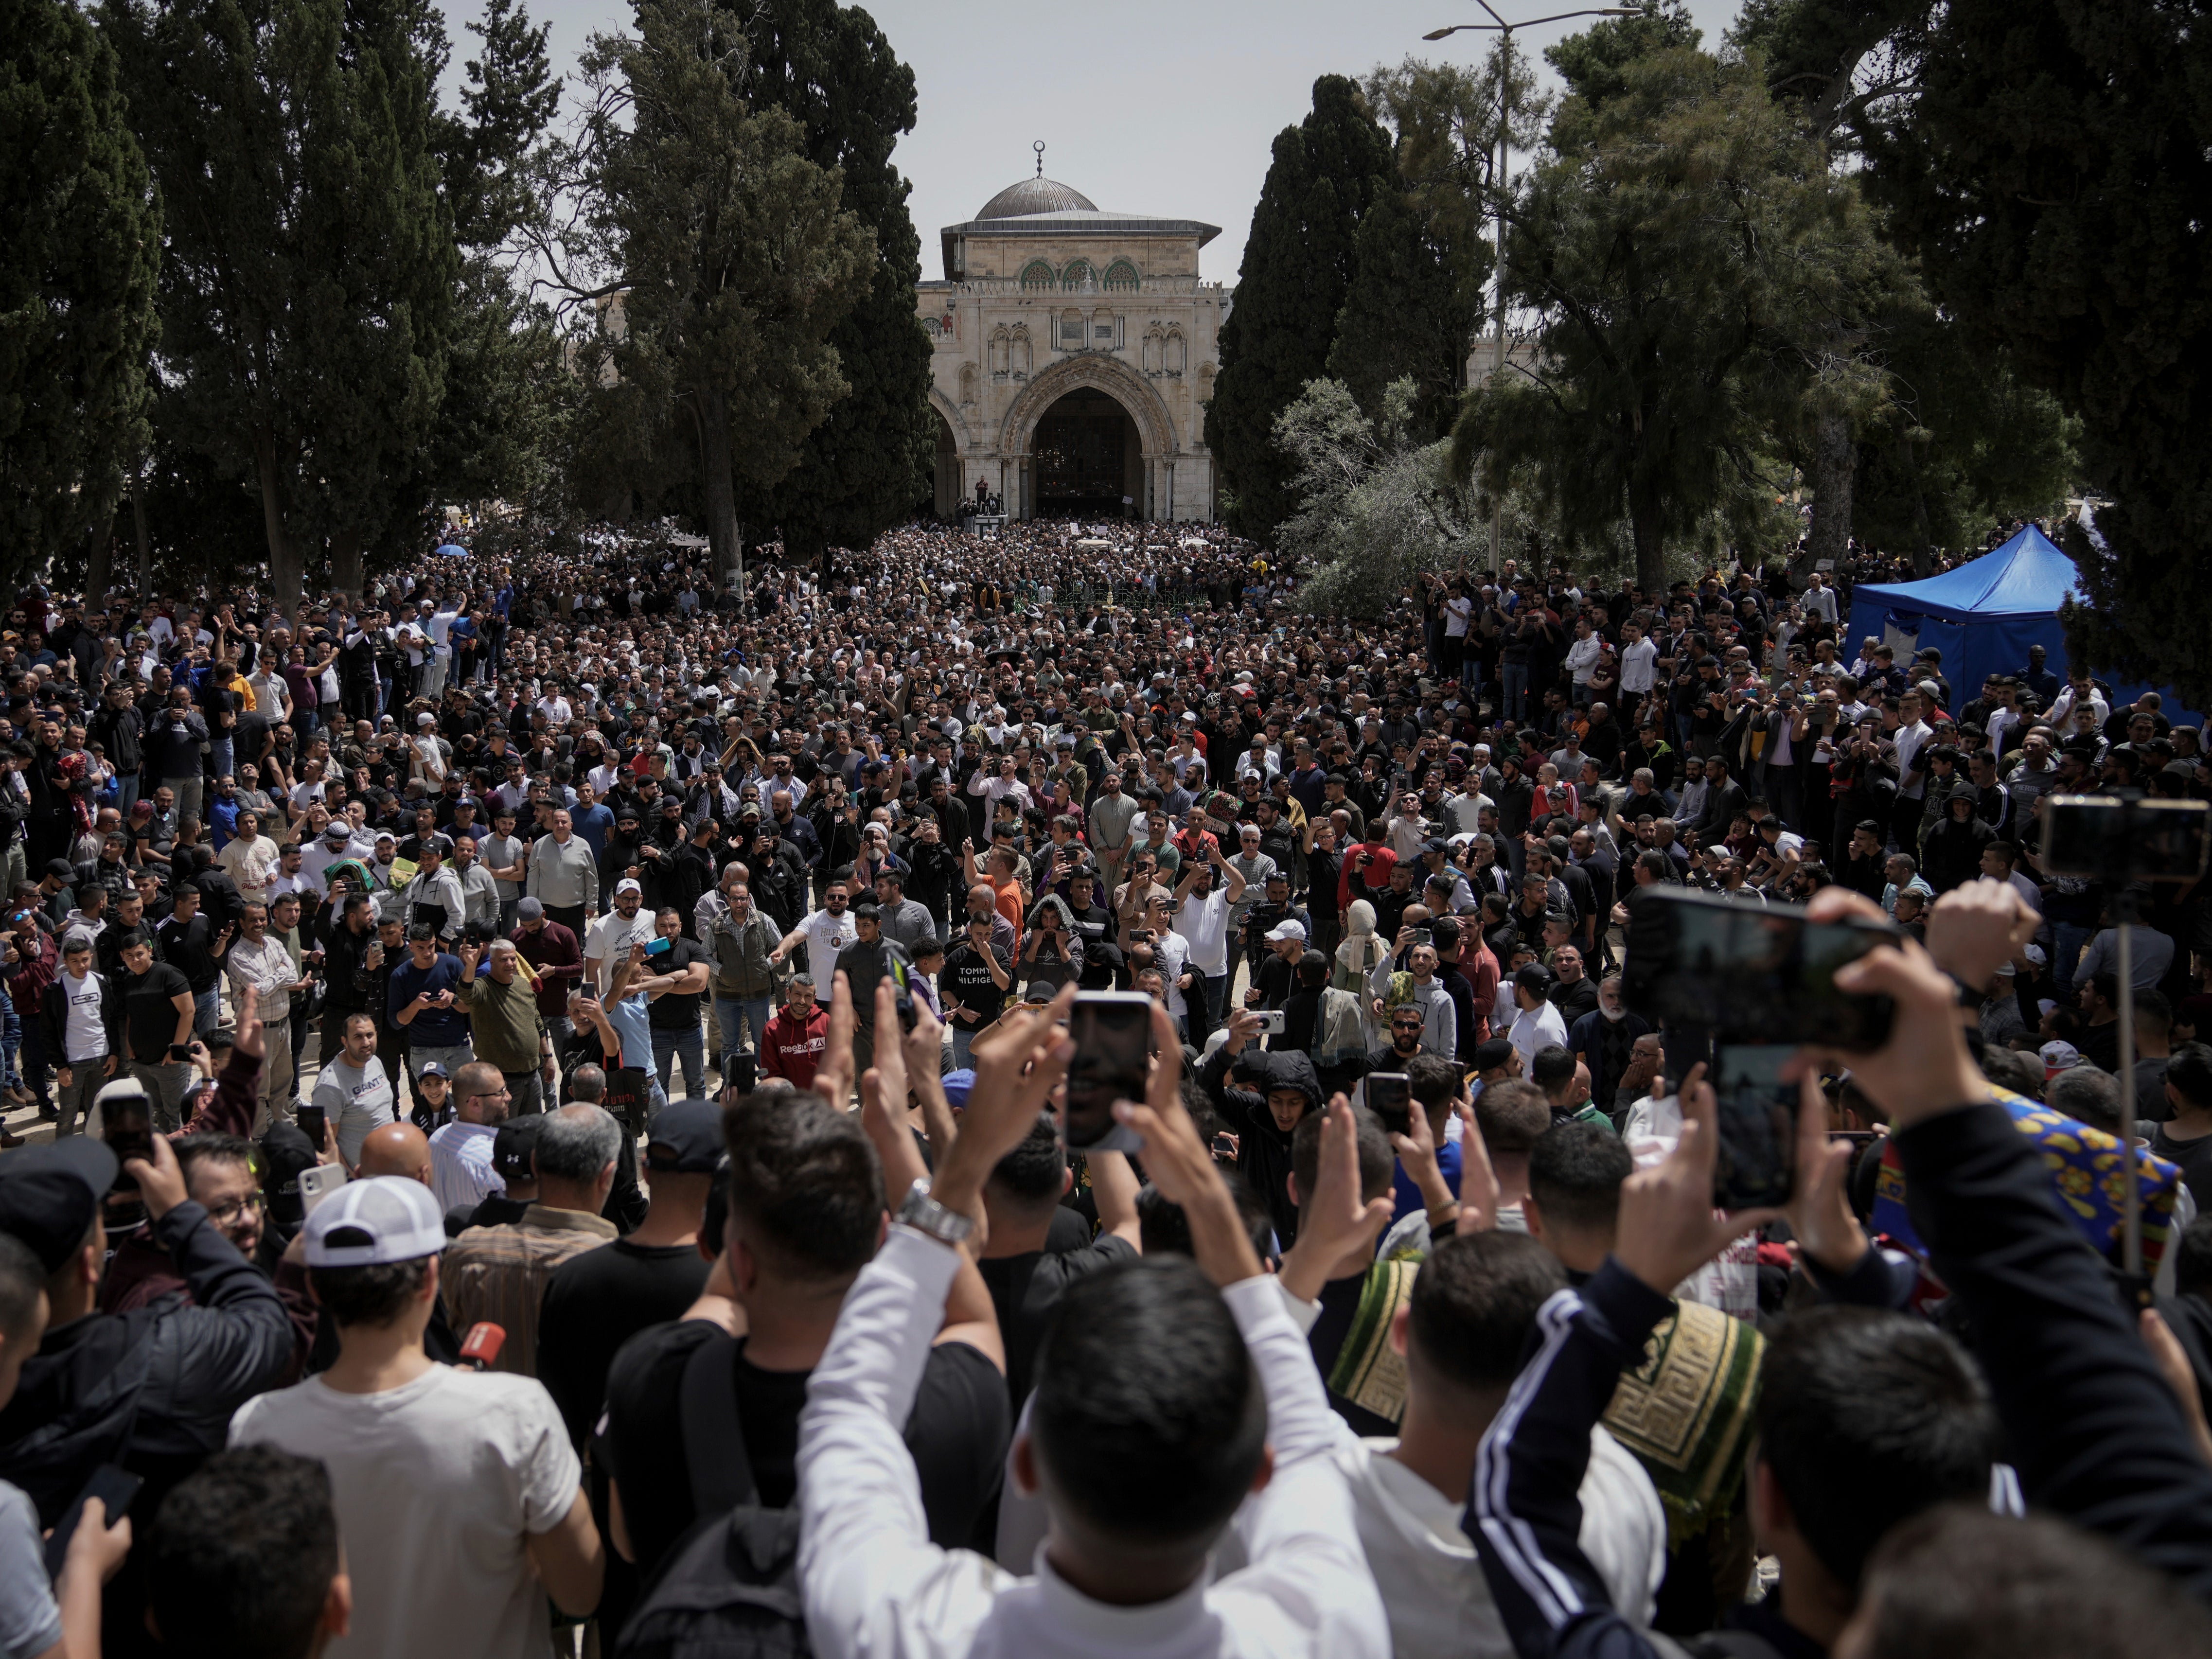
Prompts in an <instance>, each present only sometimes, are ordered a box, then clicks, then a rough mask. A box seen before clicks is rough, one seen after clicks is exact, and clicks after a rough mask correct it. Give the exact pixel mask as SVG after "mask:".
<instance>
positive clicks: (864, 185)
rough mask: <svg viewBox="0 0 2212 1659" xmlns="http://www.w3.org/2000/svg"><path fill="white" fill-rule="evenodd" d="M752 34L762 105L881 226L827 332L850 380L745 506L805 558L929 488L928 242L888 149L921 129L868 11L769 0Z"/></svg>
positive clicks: (755, 87) (750, 516) (855, 541)
mask: <svg viewBox="0 0 2212 1659" xmlns="http://www.w3.org/2000/svg"><path fill="white" fill-rule="evenodd" d="M746 34H747V37H748V39H749V40H750V43H751V49H752V60H753V75H752V95H753V97H754V100H755V101H756V103H757V105H760V106H767V105H770V104H774V105H778V106H781V107H782V108H783V109H784V110H785V111H787V112H788V113H789V114H790V115H791V116H792V117H793V118H795V119H796V120H797V121H798V122H799V128H800V131H801V135H802V137H801V139H800V145H799V149H800V153H801V154H802V155H805V157H806V159H807V160H808V161H811V162H813V163H814V164H815V165H816V166H817V167H836V168H839V169H841V170H842V174H843V179H844V191H843V194H842V197H840V199H839V205H840V206H841V207H842V209H843V210H846V211H847V212H849V213H851V214H852V215H853V216H854V217H855V218H857V219H858V220H859V221H860V223H861V225H863V226H864V227H866V228H868V229H870V230H872V231H873V232H874V233H875V237H876V257H875V262H874V264H873V266H872V270H871V271H870V273H869V279H868V286H867V288H866V290H865V292H863V293H862V295H860V300H859V302H858V303H857V304H855V305H854V307H853V308H852V310H851V311H850V312H849V313H847V314H846V316H845V317H844V319H842V321H841V322H839V323H838V325H836V327H835V328H834V329H832V330H831V331H829V345H830V346H831V347H832V348H833V349H835V350H836V354H837V363H838V367H839V368H840V370H841V371H842V374H843V375H844V378H845V380H846V383H847V385H848V386H849V388H850V390H848V392H846V394H845V396H844V397H843V398H841V399H839V401H838V402H837V403H836V404H834V405H832V406H831V408H830V410H829V415H828V416H827V417H826V418H825V419H824V420H823V422H822V423H821V424H820V425H819V426H817V427H816V428H814V430H813V431H812V432H811V433H809V434H808V435H807V436H806V439H805V441H804V442H803V443H802V444H801V445H800V446H799V464H798V465H796V466H794V467H793V469H792V470H791V471H790V473H789V474H788V475H787V476H786V477H784V478H783V479H782V480H781V482H779V483H776V484H775V485H774V486H773V487H771V488H769V489H756V490H750V491H748V492H746V495H745V499H744V501H743V502H742V503H741V506H740V515H741V516H742V517H743V518H744V519H745V520H746V521H747V522H748V523H749V524H750V525H752V526H755V527H756V528H757V530H759V531H761V532H767V531H768V530H769V527H770V526H781V530H782V535H783V544H784V547H785V550H787V552H790V553H793V554H798V555H802V556H812V555H814V554H816V553H817V552H819V551H820V550H822V549H823V547H825V546H828V545H831V544H836V545H839V546H844V547H863V546H866V544H868V542H869V541H871V540H872V538H874V537H875V536H877V535H878V533H880V532H883V531H884V530H887V529H889V528H890V527H891V526H893V525H896V524H899V523H902V522H903V521H904V520H906V519H907V518H908V516H910V515H911V513H913V511H914V507H915V503H916V502H917V501H919V500H921V498H922V497H923V496H924V495H927V493H928V489H929V481H930V471H929V468H930V459H931V456H932V454H933V452H934V449H935V443H936V425H935V422H936V416H934V415H933V413H932V412H931V410H930V407H929V351H930V348H929V337H928V336H927V334H925V333H924V332H923V331H922V327H921V321H920V319H918V318H917V317H916V316H915V304H914V289H915V283H917V282H919V281H920V280H921V238H920V236H919V235H918V234H917V233H916V232H915V227H914V220H913V217H912V216H910V215H909V214H908V211H907V196H908V192H909V191H910V190H911V188H912V186H911V185H908V182H907V180H906V179H904V178H903V177H902V176H901V175H900V173H899V170H898V169H897V168H896V167H894V166H892V165H891V149H892V147H893V146H894V145H895V144H896V143H898V140H899V137H900V135H901V134H902V133H906V132H910V131H913V130H914V123H915V91H914V71H913V70H911V69H909V68H908V67H907V65H906V64H902V63H901V62H900V61H899V58H898V55H897V54H896V52H893V51H892V50H891V46H890V41H888V40H885V39H884V34H883V31H882V30H881V29H879V28H878V27H877V26H876V22H875V20H874V19H873V18H872V17H870V16H869V15H868V14H867V13H866V12H865V11H863V10H862V9H860V7H858V6H841V5H838V4H837V3H836V0H768V3H764V4H763V5H761V6H760V7H759V8H758V9H757V11H755V12H753V13H752V14H751V15H750V20H749V21H748V22H747V24H746Z"/></svg>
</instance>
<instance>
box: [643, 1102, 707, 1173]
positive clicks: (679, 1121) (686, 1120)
mask: <svg viewBox="0 0 2212 1659" xmlns="http://www.w3.org/2000/svg"><path fill="white" fill-rule="evenodd" d="M721 1160H722V1109H721V1108H720V1107H719V1106H717V1105H715V1104H714V1102H713V1101H711V1100H678V1101H671V1102H670V1103H669V1104H668V1105H667V1106H665V1107H664V1108H663V1109H662V1110H661V1112H660V1115H659V1116H658V1117H656V1118H654V1119H653V1127H652V1128H650V1129H649V1130H647V1133H646V1146H645V1167H646V1168H647V1170H652V1171H654V1172H657V1173H659V1174H665V1175H712V1174H714V1171H715V1170H716V1169H717V1168H719V1167H720V1164H721Z"/></svg>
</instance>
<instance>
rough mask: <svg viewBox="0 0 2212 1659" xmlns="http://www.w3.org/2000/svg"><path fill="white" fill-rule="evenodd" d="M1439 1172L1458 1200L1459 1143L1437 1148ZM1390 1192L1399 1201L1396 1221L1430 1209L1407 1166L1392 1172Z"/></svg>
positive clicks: (1400, 1166) (1400, 1165)
mask: <svg viewBox="0 0 2212 1659" xmlns="http://www.w3.org/2000/svg"><path fill="white" fill-rule="evenodd" d="M1476 1086H1477V1087H1480V1085H1476ZM1419 1109H1420V1108H1419V1106H1416V1107H1415V1108H1414V1110H1415V1111H1419ZM1459 1171H1460V1159H1459V1142H1457V1141H1456V1140H1447V1141H1446V1142H1444V1144H1443V1146H1439V1147H1437V1173H1438V1174H1440V1175H1442V1176H1443V1178H1444V1185H1445V1186H1447V1187H1449V1188H1451V1189H1452V1196H1453V1197H1454V1198H1457V1197H1458V1196H1459ZM1390 1190H1391V1192H1392V1194H1395V1196H1396V1198H1397V1200H1398V1209H1397V1212H1396V1215H1395V1216H1394V1217H1393V1218H1392V1219H1394V1220H1395V1219H1397V1218H1399V1217H1402V1216H1409V1215H1417V1214H1419V1212H1421V1211H1423V1210H1425V1209H1426V1208H1427V1207H1428V1206H1426V1205H1425V1204H1424V1203H1422V1202H1421V1189H1420V1188H1419V1187H1416V1186H1415V1185H1414V1184H1413V1176H1409V1175H1407V1173H1406V1166H1405V1165H1404V1164H1397V1165H1395V1166H1394V1167H1393V1168H1392V1170H1391V1171H1390Z"/></svg>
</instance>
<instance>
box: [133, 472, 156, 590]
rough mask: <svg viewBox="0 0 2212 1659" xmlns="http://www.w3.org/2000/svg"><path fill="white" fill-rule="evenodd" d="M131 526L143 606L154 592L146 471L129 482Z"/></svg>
mask: <svg viewBox="0 0 2212 1659" xmlns="http://www.w3.org/2000/svg"><path fill="white" fill-rule="evenodd" d="M131 528H132V529H133V530H134V531H136V532H137V537H138V599H139V603H140V604H142V605H143V604H144V603H145V601H146V600H147V599H149V598H150V597H151V596H152V594H153V592H154V540H153V538H152V537H150V536H149V535H148V534H147V533H146V470H145V469H144V468H143V467H141V468H140V469H139V471H138V476H137V477H135V478H133V479H132V480H131Z"/></svg>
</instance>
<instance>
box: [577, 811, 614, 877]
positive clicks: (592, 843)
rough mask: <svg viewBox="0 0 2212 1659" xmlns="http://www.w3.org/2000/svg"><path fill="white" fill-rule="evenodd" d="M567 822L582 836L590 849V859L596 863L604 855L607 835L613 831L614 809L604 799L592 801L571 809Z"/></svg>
mask: <svg viewBox="0 0 2212 1659" xmlns="http://www.w3.org/2000/svg"><path fill="white" fill-rule="evenodd" d="M568 823H569V824H570V826H571V827H573V828H574V830H575V832H576V833H577V834H578V835H580V836H582V837H583V838H584V844H585V845H586V847H588V848H591V849H592V862H593V863H597V862H598V861H599V860H600V859H602V858H605V856H606V851H607V837H608V836H610V835H611V834H613V833H614V827H615V815H614V810H613V809H612V808H611V807H610V806H608V805H606V803H605V802H604V801H593V802H592V804H591V805H589V806H586V807H582V808H576V809H572V810H571V811H569V813H568Z"/></svg>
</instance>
